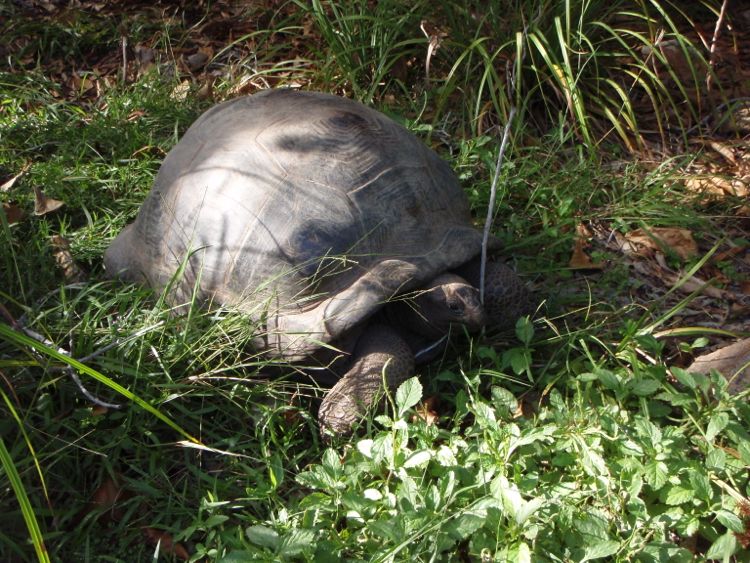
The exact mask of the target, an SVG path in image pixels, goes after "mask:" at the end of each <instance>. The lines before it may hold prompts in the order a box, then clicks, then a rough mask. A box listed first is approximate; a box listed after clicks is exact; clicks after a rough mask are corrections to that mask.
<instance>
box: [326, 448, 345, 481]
mask: <svg viewBox="0 0 750 563" xmlns="http://www.w3.org/2000/svg"><path fill="white" fill-rule="evenodd" d="M322 465H323V467H325V468H326V469H327V470H328V471H330V473H331V475H332V476H336V475H338V474H339V472H340V471H341V459H339V454H338V453H337V452H336V450H334V449H333V448H328V449H326V451H324V452H323V459H322Z"/></svg>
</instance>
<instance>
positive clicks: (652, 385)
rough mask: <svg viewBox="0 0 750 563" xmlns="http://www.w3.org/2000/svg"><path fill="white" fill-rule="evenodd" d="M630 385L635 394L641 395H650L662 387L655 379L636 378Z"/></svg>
mask: <svg viewBox="0 0 750 563" xmlns="http://www.w3.org/2000/svg"><path fill="white" fill-rule="evenodd" d="M628 387H629V388H630V390H631V391H632V392H633V394H634V395H638V396H639V397H648V396H649V395H653V394H654V393H656V391H658V390H659V388H660V387H661V383H659V382H658V381H657V380H655V379H636V380H633V381H631V382H630V383H629V384H628Z"/></svg>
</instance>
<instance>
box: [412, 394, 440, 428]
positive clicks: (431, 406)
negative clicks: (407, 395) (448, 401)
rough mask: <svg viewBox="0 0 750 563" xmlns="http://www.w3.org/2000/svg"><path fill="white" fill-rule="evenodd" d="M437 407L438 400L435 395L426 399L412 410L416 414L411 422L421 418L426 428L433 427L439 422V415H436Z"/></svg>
mask: <svg viewBox="0 0 750 563" xmlns="http://www.w3.org/2000/svg"><path fill="white" fill-rule="evenodd" d="M439 405H440V398H439V397H438V396H437V395H432V396H431V397H427V398H426V399H425V400H424V401H422V402H421V403H420V404H419V405H418V406H417V408H416V409H414V410H415V411H416V413H415V414H414V416H413V417H412V420H417V419H419V418H421V419H422V420H424V422H425V424H427V426H434V425H435V424H437V423H438V421H439V420H440V415H439V414H438V407H439Z"/></svg>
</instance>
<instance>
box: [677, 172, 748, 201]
mask: <svg viewBox="0 0 750 563" xmlns="http://www.w3.org/2000/svg"><path fill="white" fill-rule="evenodd" d="M685 187H686V188H687V189H688V190H690V191H692V192H695V193H700V194H713V195H717V196H726V195H733V196H737V197H744V196H746V195H748V193H749V192H748V188H747V184H746V183H745V182H743V181H742V180H738V179H735V180H730V179H729V178H723V177H721V176H707V177H700V176H694V177H692V178H687V179H686V180H685Z"/></svg>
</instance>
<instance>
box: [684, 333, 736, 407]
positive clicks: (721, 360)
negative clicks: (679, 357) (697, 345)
mask: <svg viewBox="0 0 750 563" xmlns="http://www.w3.org/2000/svg"><path fill="white" fill-rule="evenodd" d="M711 370H716V371H718V372H720V373H721V374H722V375H723V376H724V377H726V378H727V379H729V392H730V393H739V392H740V391H744V390H745V389H747V387H748V386H750V338H745V339H743V340H740V341H738V342H735V343H734V344H730V345H728V346H723V347H722V348H719V349H718V350H714V351H713V352H710V353H708V354H702V355H700V356H698V357H697V358H696V359H695V360H694V361H693V363H692V364H690V366H688V368H687V371H689V372H692V373H703V374H708V373H709V372H710V371H711Z"/></svg>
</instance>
